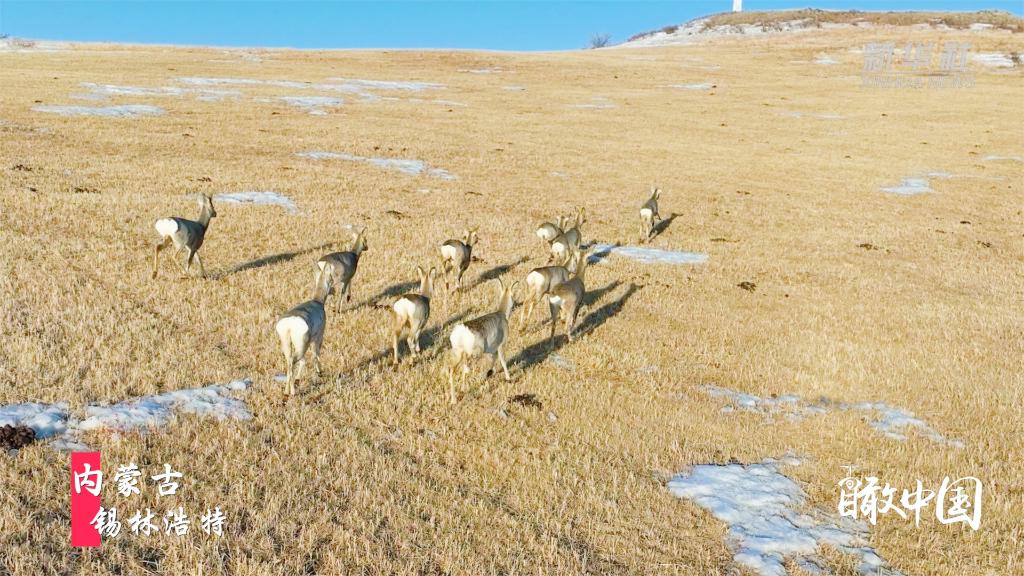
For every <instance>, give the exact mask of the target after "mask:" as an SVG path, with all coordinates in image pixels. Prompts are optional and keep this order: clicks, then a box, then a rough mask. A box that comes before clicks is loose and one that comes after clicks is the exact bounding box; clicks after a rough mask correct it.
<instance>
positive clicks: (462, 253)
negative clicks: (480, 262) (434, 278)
mask: <svg viewBox="0 0 1024 576" xmlns="http://www.w3.org/2000/svg"><path fill="white" fill-rule="evenodd" d="M479 229H480V227H479V226H477V227H476V228H470V229H468V230H466V231H465V232H464V233H463V235H462V240H448V241H446V242H445V243H444V244H441V270H442V272H443V273H444V289H445V291H446V292H447V291H448V275H449V274H451V273H452V272H455V289H456V290H458V289H461V288H462V275H463V274H464V273H465V272H466V269H467V268H469V263H470V261H471V260H472V259H473V246H475V245H476V241H477V237H476V231H477V230H479Z"/></svg>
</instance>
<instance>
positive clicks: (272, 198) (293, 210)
mask: <svg viewBox="0 0 1024 576" xmlns="http://www.w3.org/2000/svg"><path fill="white" fill-rule="evenodd" d="M214 199H215V200H217V201H218V202H228V203H231V204H269V205H277V206H283V207H284V209H285V210H287V211H288V213H289V214H297V213H298V211H299V207H298V206H296V205H295V202H293V201H292V199H291V198H289V197H287V196H285V195H284V194H280V193H278V192H228V193H224V194H217V196H216V197H215V198H214Z"/></svg>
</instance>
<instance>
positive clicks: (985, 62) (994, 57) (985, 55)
mask: <svg viewBox="0 0 1024 576" xmlns="http://www.w3.org/2000/svg"><path fill="white" fill-rule="evenodd" d="M971 61H972V62H977V63H978V64H981V65H982V66H988V67H989V68H1013V66H1014V62H1013V58H1012V57H1010V55H1009V54H1000V53H999V52H979V53H977V54H971Z"/></svg>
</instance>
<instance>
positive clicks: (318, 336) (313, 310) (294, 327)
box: [274, 274, 332, 397]
mask: <svg viewBox="0 0 1024 576" xmlns="http://www.w3.org/2000/svg"><path fill="white" fill-rule="evenodd" d="M331 278H332V277H331V275H330V274H319V275H318V276H317V279H316V287H315V288H314V290H313V299H312V300H309V301H306V302H303V303H302V304H299V305H298V306H296V307H294V308H292V309H291V310H289V311H288V312H285V313H284V314H283V315H282V316H281V318H280V319H278V321H277V323H276V324H274V331H275V332H277V337H278V339H280V341H281V352H282V353H283V354H284V362H285V367H286V369H287V382H286V383H285V394H286V395H287V396H289V397H290V396H293V395H294V394H295V381H296V380H298V379H301V378H302V372H303V370H304V369H305V367H306V351H307V350H308V349H310V348H312V349H313V368H314V369H315V370H316V375H317V376H320V346H321V345H322V344H323V341H324V329H326V328H327V311H326V310H325V307H326V303H327V296H328V295H330V293H331Z"/></svg>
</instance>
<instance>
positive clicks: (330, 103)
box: [278, 96, 345, 116]
mask: <svg viewBox="0 0 1024 576" xmlns="http://www.w3.org/2000/svg"><path fill="white" fill-rule="evenodd" d="M278 100H281V101H283V102H285V103H286V104H288V105H289V106H295V107H297V108H305V109H306V111H307V112H309V113H310V114H313V115H314V116H323V115H325V114H327V110H326V108H333V107H336V106H341V105H342V104H344V103H345V101H344V100H342V99H341V98H333V97H331V96H281V97H279V98H278Z"/></svg>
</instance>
